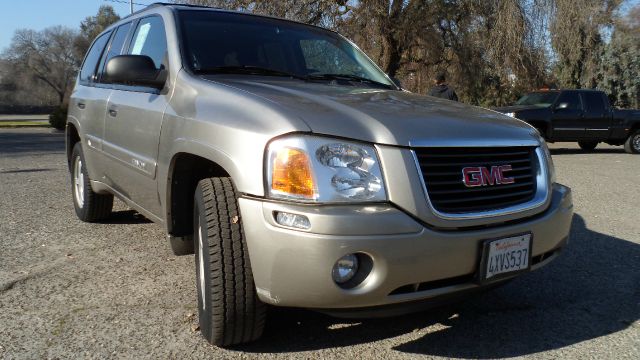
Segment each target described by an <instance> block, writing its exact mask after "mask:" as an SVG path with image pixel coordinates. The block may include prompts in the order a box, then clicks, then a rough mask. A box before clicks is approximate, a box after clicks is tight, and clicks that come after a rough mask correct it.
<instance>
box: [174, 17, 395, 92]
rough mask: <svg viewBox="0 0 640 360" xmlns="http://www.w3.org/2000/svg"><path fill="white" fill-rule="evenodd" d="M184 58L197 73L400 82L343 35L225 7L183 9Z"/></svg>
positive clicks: (372, 83)
mask: <svg viewBox="0 0 640 360" xmlns="http://www.w3.org/2000/svg"><path fill="white" fill-rule="evenodd" d="M179 18H180V23H181V25H180V26H181V30H182V38H183V44H184V49H183V51H184V52H185V54H184V57H185V59H186V61H187V63H188V66H189V67H190V68H191V70H192V71H194V72H195V73H214V74H215V73H225V74H229V73H234V74H259V75H270V76H286V75H291V76H292V77H295V78H300V79H307V80H316V81H320V80H342V81H347V82H349V81H351V82H352V81H358V82H359V83H360V84H361V83H366V84H370V85H382V86H385V87H389V88H395V86H394V85H393V84H392V83H391V82H390V81H389V79H388V78H387V77H386V75H385V74H384V73H382V72H381V71H380V70H379V69H378V68H377V67H376V66H375V65H374V64H373V63H372V62H371V60H369V59H368V58H367V57H366V55H364V53H362V52H361V51H360V50H358V49H357V48H356V47H355V46H353V45H352V44H351V43H350V42H349V41H347V40H345V39H344V38H342V37H341V36H340V35H338V34H336V33H333V32H331V31H328V30H323V29H320V28H316V27H313V26H307V25H304V24H297V23H293V22H289V21H284V20H278V19H271V18H264V17H258V16H252V15H247V14H238V13H229V12H221V11H194V10H181V11H180V12H179Z"/></svg>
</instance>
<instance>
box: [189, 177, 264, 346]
mask: <svg viewBox="0 0 640 360" xmlns="http://www.w3.org/2000/svg"><path fill="white" fill-rule="evenodd" d="M193 229H194V246H195V253H196V256H195V262H196V278H197V281H196V286H197V289H198V315H199V320H200V329H201V331H202V335H203V336H204V337H205V338H206V339H207V341H209V342H210V343H211V344H213V345H217V346H230V345H234V344H240V343H245V342H250V341H253V340H256V339H258V338H259V337H260V336H262V332H263V330H264V324H265V316H266V305H265V304H263V303H262V302H261V301H260V300H259V299H258V296H257V293H256V287H255V284H254V282H253V273H252V272H251V264H250V262H249V253H248V251H247V244H246V241H245V238H244V232H243V229H242V219H241V218H240V212H239V209H238V202H237V195H236V191H235V188H234V187H233V184H232V182H231V179H230V178H210V179H204V180H202V181H200V183H199V184H198V186H197V188H196V193H195V202H194V226H193Z"/></svg>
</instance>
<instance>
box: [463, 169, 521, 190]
mask: <svg viewBox="0 0 640 360" xmlns="http://www.w3.org/2000/svg"><path fill="white" fill-rule="evenodd" d="M510 170H511V165H500V166H492V167H491V170H489V169H488V168H487V167H484V166H472V167H466V168H463V169H462V182H463V183H464V186H466V187H478V186H487V185H506V184H513V183H514V182H515V180H514V178H512V177H506V176H504V173H505V172H506V171H510Z"/></svg>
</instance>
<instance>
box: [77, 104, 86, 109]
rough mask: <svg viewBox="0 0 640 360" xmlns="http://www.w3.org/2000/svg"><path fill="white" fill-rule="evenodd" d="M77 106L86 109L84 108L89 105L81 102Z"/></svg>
mask: <svg viewBox="0 0 640 360" xmlns="http://www.w3.org/2000/svg"><path fill="white" fill-rule="evenodd" d="M76 105H78V107H79V108H80V109H84V108H85V107H86V106H87V105H85V103H83V102H79V103H77V104H76Z"/></svg>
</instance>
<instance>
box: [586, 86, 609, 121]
mask: <svg viewBox="0 0 640 360" xmlns="http://www.w3.org/2000/svg"><path fill="white" fill-rule="evenodd" d="M582 100H584V107H585V110H586V112H587V113H589V114H594V115H599V114H603V113H604V110H605V107H606V106H605V103H604V99H603V97H602V94H601V93H597V92H591V91H589V92H585V93H583V94H582Z"/></svg>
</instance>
